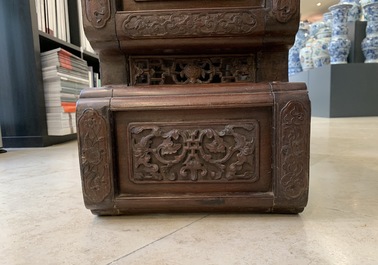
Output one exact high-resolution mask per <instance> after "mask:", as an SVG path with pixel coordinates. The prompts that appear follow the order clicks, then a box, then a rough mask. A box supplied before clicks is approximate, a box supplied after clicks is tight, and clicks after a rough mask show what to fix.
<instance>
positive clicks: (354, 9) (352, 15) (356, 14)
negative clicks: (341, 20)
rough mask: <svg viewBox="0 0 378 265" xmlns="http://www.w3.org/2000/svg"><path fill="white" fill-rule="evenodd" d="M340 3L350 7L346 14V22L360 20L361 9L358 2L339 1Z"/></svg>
mask: <svg viewBox="0 0 378 265" xmlns="http://www.w3.org/2000/svg"><path fill="white" fill-rule="evenodd" d="M340 3H341V4H351V5H352V6H351V8H350V9H349V12H348V22H354V21H359V20H361V14H362V9H361V4H360V1H359V0H341V1H340Z"/></svg>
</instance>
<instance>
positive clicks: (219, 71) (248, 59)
mask: <svg viewBox="0 0 378 265" xmlns="http://www.w3.org/2000/svg"><path fill="white" fill-rule="evenodd" d="M130 65H131V67H130V68H131V73H132V78H131V79H132V80H131V83H132V84H133V85H163V84H193V83H198V84H207V83H231V82H255V75H256V67H255V58H254V56H253V55H249V56H237V55H235V56H222V57H211V58H209V57H203V58H201V57H198V58H185V57H169V56H167V57H164V58H160V57H155V58H143V57H131V58H130Z"/></svg>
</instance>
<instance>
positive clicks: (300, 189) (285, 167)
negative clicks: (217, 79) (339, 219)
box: [272, 83, 311, 213]
mask: <svg viewBox="0 0 378 265" xmlns="http://www.w3.org/2000/svg"><path fill="white" fill-rule="evenodd" d="M290 85H291V86H292V88H293V89H294V91H290V92H289V91H285V86H286V87H287V86H290ZM285 86H282V84H280V83H276V84H273V86H272V87H273V91H274V95H275V122H274V123H275V124H274V126H275V128H276V129H275V135H274V144H273V146H274V152H275V155H274V163H273V164H274V165H275V166H274V176H273V179H274V180H275V181H274V183H273V190H274V194H275V201H274V208H273V211H274V212H293V213H298V212H302V211H303V209H304V207H305V206H306V204H307V200H308V186H309V156H310V137H309V135H310V119H311V113H310V102H309V99H308V96H307V92H306V90H300V91H299V90H298V91H295V89H296V87H297V88H301V87H302V88H303V87H304V85H303V84H288V83H286V85H285ZM282 88H283V89H284V90H282Z"/></svg>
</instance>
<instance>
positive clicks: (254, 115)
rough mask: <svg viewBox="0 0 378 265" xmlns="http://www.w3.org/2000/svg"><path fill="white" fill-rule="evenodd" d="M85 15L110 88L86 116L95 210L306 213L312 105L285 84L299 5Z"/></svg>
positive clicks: (84, 162)
mask: <svg viewBox="0 0 378 265" xmlns="http://www.w3.org/2000/svg"><path fill="white" fill-rule="evenodd" d="M82 4H83V7H84V8H83V17H84V26H85V29H86V32H87V35H88V37H89V39H90V41H91V43H92V45H93V47H94V48H95V49H96V50H97V51H98V52H99V54H100V56H99V58H100V63H101V70H102V78H103V81H104V83H105V84H106V86H105V87H104V88H102V89H88V90H85V91H83V92H82V94H81V98H80V100H79V101H78V105H77V122H78V136H79V137H78V138H79V154H80V156H79V157H80V166H81V176H82V187H83V195H84V202H85V205H86V207H87V208H88V209H90V210H91V211H92V212H93V213H94V214H99V215H107V214H110V215H116V214H133V213H151V212H200V211H209V212H254V211H260V212H281V213H298V212H301V211H302V210H303V209H304V207H305V206H306V204H307V198H308V186H309V181H308V177H309V176H308V173H309V134H310V102H309V99H308V95H307V90H306V86H305V85H304V84H302V83H287V82H285V81H287V52H288V47H289V46H290V45H291V44H292V42H293V36H294V34H295V32H296V30H297V24H298V18H299V1H297V0H291V1H280V0H273V1H268V0H238V1H220V0H214V1H206V2H203V1H198V0H185V1H178V0H169V1H168V0H167V1H164V0H163V1H156V0H149V1H143V0H124V1H110V0H108V1H107V0H102V1H87V0H82Z"/></svg>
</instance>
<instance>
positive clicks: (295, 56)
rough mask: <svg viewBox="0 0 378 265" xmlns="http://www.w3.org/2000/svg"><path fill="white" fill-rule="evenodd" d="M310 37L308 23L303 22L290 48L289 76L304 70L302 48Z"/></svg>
mask: <svg viewBox="0 0 378 265" xmlns="http://www.w3.org/2000/svg"><path fill="white" fill-rule="evenodd" d="M307 39H308V24H307V23H304V22H301V23H300V24H299V29H298V32H297V34H296V35H295V42H294V45H293V47H291V49H290V50H289V62H288V67H289V76H292V75H294V74H297V73H300V72H302V71H303V69H302V65H301V61H300V56H299V53H300V50H301V49H302V48H303V47H305V46H306V41H307Z"/></svg>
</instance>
